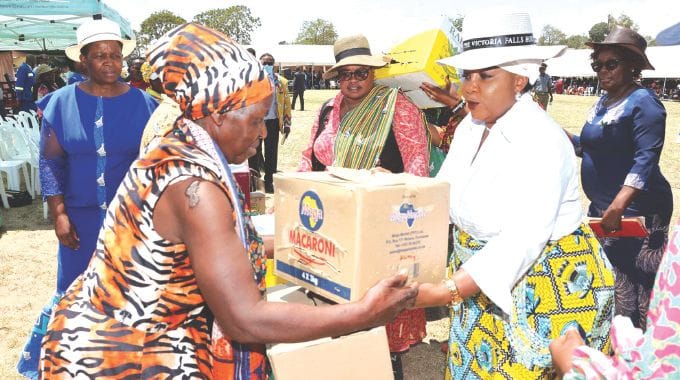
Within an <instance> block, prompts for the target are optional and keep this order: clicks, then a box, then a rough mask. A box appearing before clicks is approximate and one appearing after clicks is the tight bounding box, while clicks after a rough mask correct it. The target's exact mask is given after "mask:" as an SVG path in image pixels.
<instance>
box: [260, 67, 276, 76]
mask: <svg viewBox="0 0 680 380" xmlns="http://www.w3.org/2000/svg"><path fill="white" fill-rule="evenodd" d="M263 67H264V71H265V72H266V73H267V74H268V75H269V77H270V78H274V66H263Z"/></svg>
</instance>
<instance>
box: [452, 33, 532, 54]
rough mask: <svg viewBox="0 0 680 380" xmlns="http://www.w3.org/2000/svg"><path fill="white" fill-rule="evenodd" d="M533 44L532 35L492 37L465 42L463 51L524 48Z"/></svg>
mask: <svg viewBox="0 0 680 380" xmlns="http://www.w3.org/2000/svg"><path fill="white" fill-rule="evenodd" d="M533 44H534V35H533V34H532V33H525V34H508V35H504V36H492V37H484V38H475V39H472V40H465V41H463V50H464V51H467V50H474V49H483V48H495V47H507V46H525V45H533Z"/></svg>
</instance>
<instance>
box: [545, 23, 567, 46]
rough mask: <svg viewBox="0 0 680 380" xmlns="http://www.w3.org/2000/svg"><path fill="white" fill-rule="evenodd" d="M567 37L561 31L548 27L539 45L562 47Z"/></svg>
mask: <svg viewBox="0 0 680 380" xmlns="http://www.w3.org/2000/svg"><path fill="white" fill-rule="evenodd" d="M566 38H567V35H566V34H564V32H562V31H561V30H559V29H557V28H555V27H554V26H552V25H546V26H544V27H543V33H542V34H541V37H540V38H539V39H538V44H539V45H560V44H563V43H564V40H565V39H566Z"/></svg>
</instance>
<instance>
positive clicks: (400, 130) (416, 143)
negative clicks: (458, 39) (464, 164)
mask: <svg viewBox="0 0 680 380" xmlns="http://www.w3.org/2000/svg"><path fill="white" fill-rule="evenodd" d="M343 97H344V96H343V95H342V93H341V92H338V95H336V96H335V98H334V99H333V100H331V101H330V102H329V103H328V105H329V106H332V107H333V109H332V110H331V112H330V114H329V115H328V119H327V122H326V128H324V130H323V131H322V132H321V134H320V135H319V138H317V139H316V141H315V140H314V136H316V131H317V129H319V117H318V114H317V117H316V118H315V120H314V125H313V126H312V133H311V137H310V143H309V145H307V148H305V150H303V151H302V159H301V161H300V167H299V168H298V170H299V171H312V146H313V147H314V154H315V155H316V157H317V158H318V159H319V161H320V162H321V163H322V164H324V165H326V166H331V165H332V164H333V161H334V160H335V152H334V147H335V137H336V136H337V134H338V128H339V127H340V104H342V99H343ZM392 130H393V131H394V137H395V138H396V140H397V146H398V147H399V153H400V154H401V158H402V160H403V162H404V172H406V173H411V174H414V175H417V176H421V177H427V176H428V175H429V162H430V157H429V154H428V152H429V151H428V146H427V144H428V141H427V137H426V132H425V126H424V125H423V122H422V119H421V116H420V110H419V109H418V107H417V106H416V105H415V104H413V103H411V101H409V100H408V98H406V96H405V95H403V94H402V93H400V94H399V95H398V96H397V102H396V105H395V111H394V119H393V121H392Z"/></svg>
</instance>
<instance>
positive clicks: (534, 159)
mask: <svg viewBox="0 0 680 380" xmlns="http://www.w3.org/2000/svg"><path fill="white" fill-rule="evenodd" d="M463 30H464V37H465V40H464V51H463V53H461V54H458V55H455V56H453V57H450V58H445V59H443V60H441V61H440V62H442V63H444V64H448V65H451V66H454V67H456V68H458V69H462V70H464V74H463V84H462V90H463V96H464V97H465V101H466V102H467V106H468V109H469V110H470V114H469V115H467V116H466V118H465V119H464V120H463V121H462V122H461V124H460V125H459V126H458V128H457V130H456V138H455V139H453V142H452V146H451V150H450V151H449V154H448V156H447V157H446V160H445V161H444V163H443V165H442V168H441V170H440V171H439V173H438V175H437V177H438V178H442V179H445V180H447V181H449V182H450V183H451V194H450V199H451V203H450V204H451V209H450V218H451V222H452V223H453V224H454V231H453V235H454V249H453V252H452V256H451V261H450V265H449V273H448V277H447V278H446V279H445V280H444V281H443V282H442V283H441V284H422V285H421V286H420V293H419V296H418V300H417V302H416V306H417V307H422V306H434V305H447V304H448V305H450V307H451V332H450V337H449V359H448V368H447V377H451V378H455V379H467V378H491V377H493V378H507V379H528V378H533V379H536V378H547V377H550V376H551V375H552V372H553V369H552V363H551V356H550V352H549V351H548V345H549V343H550V341H551V340H552V339H553V338H555V337H558V336H560V335H561V334H563V333H564V332H565V331H567V330H568V329H570V328H574V329H577V330H578V331H580V332H581V333H582V334H583V336H584V337H586V340H587V342H588V344H589V345H590V346H591V347H593V348H595V349H597V350H602V351H605V350H608V348H609V335H608V329H609V322H610V320H611V317H612V313H613V307H614V305H613V297H614V288H613V285H614V277H613V275H612V273H611V270H610V265H609V262H608V261H607V259H606V257H605V256H604V253H603V252H602V250H601V248H600V246H599V243H598V241H597V239H595V237H594V236H593V234H592V231H591V230H590V228H589V227H587V226H586V225H585V224H582V223H581V219H582V215H581V202H580V197H579V190H578V170H577V166H576V160H575V157H574V155H573V149H572V147H571V145H570V143H569V140H568V139H567V138H566V136H565V135H564V132H562V129H561V128H560V127H559V126H558V125H557V124H556V123H555V122H554V121H553V120H552V119H550V117H549V116H548V115H547V114H546V113H545V112H544V111H543V110H541V109H540V107H538V105H537V104H536V103H534V102H533V101H532V99H531V95H530V94H529V93H528V92H527V90H528V88H529V87H530V86H529V85H528V84H529V83H531V82H532V81H533V79H535V76H537V75H538V67H539V65H540V63H541V62H542V60H544V59H547V58H550V57H553V56H555V55H557V54H559V53H560V52H561V50H562V49H563V48H562V47H556V46H550V47H537V46H535V45H534V39H533V35H532V28H531V22H530V20H529V15H527V14H524V13H512V14H493V13H488V12H486V13H484V14H479V15H469V16H467V17H466V18H465V20H464V25H463Z"/></svg>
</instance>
